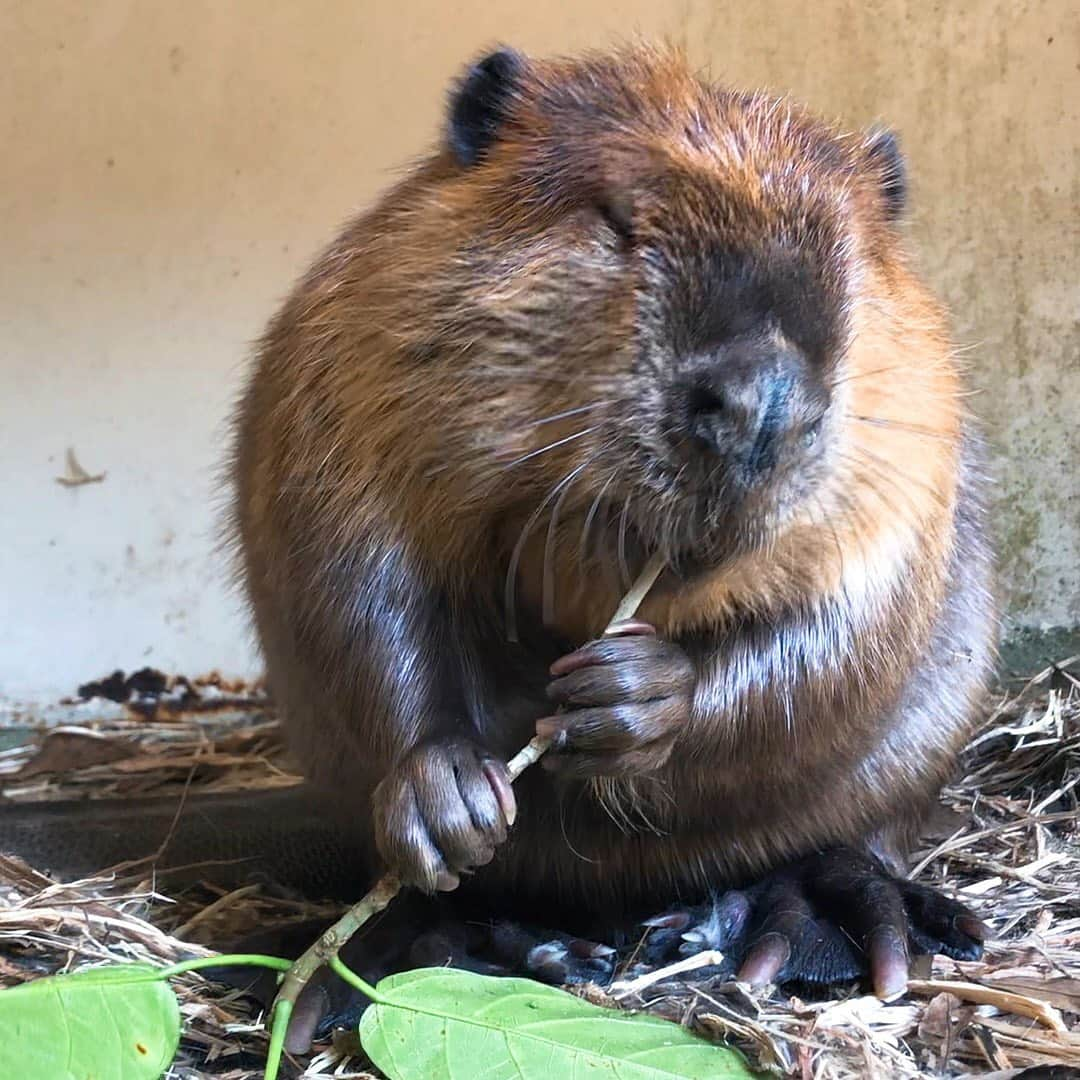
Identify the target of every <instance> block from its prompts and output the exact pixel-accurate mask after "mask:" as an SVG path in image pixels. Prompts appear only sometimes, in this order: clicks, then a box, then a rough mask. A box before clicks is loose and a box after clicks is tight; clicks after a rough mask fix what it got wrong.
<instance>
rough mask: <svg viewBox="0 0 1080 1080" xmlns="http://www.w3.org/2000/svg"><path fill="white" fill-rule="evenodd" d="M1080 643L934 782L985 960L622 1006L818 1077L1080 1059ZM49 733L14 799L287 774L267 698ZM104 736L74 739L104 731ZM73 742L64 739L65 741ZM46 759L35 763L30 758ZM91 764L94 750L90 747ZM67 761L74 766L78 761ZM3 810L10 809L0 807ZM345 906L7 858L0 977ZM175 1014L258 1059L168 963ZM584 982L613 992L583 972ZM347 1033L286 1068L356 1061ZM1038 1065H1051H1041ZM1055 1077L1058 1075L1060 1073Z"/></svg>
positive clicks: (219, 1011) (215, 1000)
mask: <svg viewBox="0 0 1080 1080" xmlns="http://www.w3.org/2000/svg"><path fill="white" fill-rule="evenodd" d="M1078 660H1080V658H1077V657H1074V658H1072V660H1070V661H1067V662H1065V663H1062V664H1058V665H1055V666H1052V667H1050V668H1048V669H1047V670H1045V671H1043V672H1042V673H1041V674H1040V675H1038V676H1037V677H1036V678H1035V679H1033V680H1031V682H1029V683H1028V684H1027V685H1025V686H1024V687H1023V688H1022V689H1020V690H1019V692H1016V693H1006V692H1004V691H1002V692H1001V694H1000V695H999V700H998V703H997V704H996V707H994V708H992V710H991V711H990V714H989V716H988V718H987V720H986V723H985V725H984V726H983V728H982V730H981V732H980V734H979V735H978V736H977V737H976V738H975V739H974V740H973V741H972V743H971V745H970V746H969V748H968V750H967V752H966V755H965V758H964V773H965V775H964V777H963V779H962V780H960V781H959V782H958V783H956V784H954V785H952V786H951V787H949V788H948V789H947V790H946V791H945V795H944V803H945V806H946V808H947V809H948V811H951V815H949V816H950V817H951V820H952V825H951V826H950V830H949V832H948V834H947V835H945V836H943V837H941V838H938V839H937V841H936V842H935V843H934V844H933V846H930V847H927V849H926V850H925V851H923V852H921V853H919V855H918V856H917V857H916V861H915V864H914V869H913V876H916V877H918V879H919V880H920V881H924V882H927V883H929V884H933V885H935V886H938V887H940V888H943V889H944V890H946V891H947V892H950V893H954V894H956V895H958V896H959V897H961V898H962V899H964V900H965V902H967V903H968V904H969V905H970V906H972V907H973V908H974V909H975V910H977V911H978V912H979V913H980V914H981V915H982V917H983V918H984V919H985V920H986V921H987V922H988V923H989V924H990V925H991V926H992V927H993V929H994V931H995V938H994V939H993V940H992V941H990V942H989V943H988V944H987V947H986V953H985V956H984V958H983V959H982V960H981V961H979V962H976V963H962V962H957V961H952V960H949V959H947V958H945V957H940V956H939V957H935V958H934V959H933V961H932V962H926V963H925V964H924V965H923V967H922V969H920V970H916V972H915V973H914V975H915V978H913V981H912V984H911V989H910V992H909V994H908V995H907V997H906V998H905V999H904V1000H903V1001H901V1002H898V1003H893V1004H888V1005H886V1004H883V1003H881V1002H879V1001H877V1000H876V999H875V998H873V997H869V996H865V995H861V994H858V993H856V992H854V991H849V992H847V993H843V994H840V995H839V996H836V997H830V998H828V999H824V1000H814V1001H809V1000H801V999H798V998H792V997H786V996H783V995H781V994H780V993H779V992H777V991H773V992H771V993H762V994H751V993H749V992H748V991H747V990H746V989H745V988H744V987H742V986H739V985H737V984H734V983H725V982H720V981H717V980H708V979H705V980H695V978H694V973H693V972H692V971H689V972H683V973H681V974H680V975H678V976H676V975H674V974H673V975H672V976H671V977H667V978H660V979H658V980H657V981H655V982H653V983H652V984H651V985H649V986H647V987H641V988H640V989H639V991H638V992H636V993H633V994H630V995H628V996H627V997H626V998H625V999H624V1000H623V1001H622V1004H623V1005H630V1006H632V1007H643V1008H647V1009H649V1010H651V1011H654V1012H656V1013H659V1014H662V1015H665V1016H669V1017H672V1018H675V1019H679V1020H681V1021H683V1022H685V1023H688V1024H690V1025H692V1026H694V1027H695V1028H696V1029H698V1030H699V1031H702V1032H704V1033H706V1034H708V1035H711V1036H714V1037H716V1038H725V1039H729V1040H731V1041H733V1042H734V1043H736V1044H737V1045H738V1046H740V1047H741V1048H742V1049H743V1050H744V1051H745V1052H746V1053H747V1054H748V1056H749V1057H750V1058H751V1060H752V1061H754V1062H755V1063H757V1064H758V1065H760V1066H762V1067H764V1068H767V1069H770V1070H773V1071H775V1072H781V1073H787V1074H790V1075H794V1076H798V1077H802V1078H806V1080H809V1078H815V1080H848V1078H856V1077H858V1078H862V1077H871V1078H875V1077H880V1078H891V1077H926V1076H949V1077H959V1076H975V1075H977V1076H990V1075H993V1076H995V1077H998V1078H1001V1080H1004V1078H1005V1077H1009V1076H1013V1075H1016V1074H1017V1072H1018V1071H1019V1070H1022V1069H1024V1068H1027V1067H1031V1066H1040V1065H1042V1066H1048V1065H1058V1066H1064V1067H1066V1068H1069V1067H1072V1068H1075V1069H1077V1070H1080V843H1078V841H1080V680H1078V679H1077V677H1076V675H1075V674H1073V672H1074V671H1075V670H1076V664H1077V661H1078ZM94 729H95V730H94V731H92V732H84V733H83V734H79V733H78V732H76V733H75V735H74V736H69V737H67V738H66V740H64V741H61V742H59V743H57V744H55V745H54V746H53V747H51V748H48V747H46V749H47V750H48V752H49V753H51V754H54V755H56V754H57V753H59V757H58V758H57V757H53V758H51V759H50V758H46V759H44V760H45V761H46V762H47V763H49V764H50V769H52V768H53V767H54V766H55V763H56V761H57V760H59V761H61V762H65V761H66V762H68V764H69V766H70V768H69V769H68V770H67V771H59V772H56V771H48V770H45V769H43V768H41V764H42V758H41V757H40V756H36V755H39V754H40V753H43V752H45V751H44V750H43V751H36V750H34V749H32V748H20V749H18V750H14V751H8V752H7V753H5V754H0V781H2V782H3V784H4V792H5V795H6V797H8V798H12V799H14V798H19V799H20V800H27V799H42V798H56V797H69V796H72V795H75V794H84V795H85V794H93V795H94V796H115V795H135V794H137V795H140V796H141V795H147V794H168V793H175V792H179V791H181V790H183V789H184V788H185V787H188V786H191V787H197V788H198V790H200V791H224V790H232V791H235V790H238V789H241V790H243V789H249V788H258V787H268V786H278V785H282V784H289V783H293V782H295V774H294V771H293V770H292V768H291V766H290V763H289V762H288V759H287V757H286V756H285V754H284V751H283V749H282V747H281V743H280V738H279V735H278V732H277V729H276V725H275V724H274V723H273V719H272V716H271V714H270V713H269V712H268V711H265V710H264V711H263V712H261V713H256V714H255V722H254V723H251V722H249V723H248V725H247V726H245V727H241V728H236V727H234V726H230V727H228V728H227V729H226V730H221V729H220V727H219V729H218V730H215V727H214V724H213V722H212V721H209V722H208V721H207V720H206V718H205V717H204V718H202V719H186V720H185V719H183V718H180V719H175V720H171V721H170V722H158V721H156V720H151V721H150V722H144V723H138V722H136V721H135V720H130V719H129V720H117V721H115V722H110V721H102V722H97V723H95V724H94ZM102 736H104V738H105V739H106V740H108V741H111V742H112V743H113V744H119V743H122V744H123V750H122V751H121V752H117V751H116V749H115V745H114V746H113V747H112V748H111V749H110V748H105V747H102V746H100V745H98V744H97V743H94V744H93V745H90V744H89V743H87V742H86V740H100V739H101V737H102ZM65 743H66V745H65ZM35 761H37V763H38V765H37V766H36V767H35V766H34V764H33V763H34V762H35ZM88 762H89V763H88ZM76 766H77V767H76ZM0 812H2V809H0ZM338 910H339V909H338V908H336V907H333V906H326V905H322V906H320V905H313V904H306V903H301V902H297V901H296V900H292V899H286V898H282V897H279V896H273V895H269V894H267V893H266V892H265V891H264V890H263V889H261V887H259V886H256V885H250V886H245V887H244V888H241V889H237V890H234V891H232V892H223V891H221V890H214V889H211V888H209V887H206V886H204V887H202V888H200V889H197V890H191V891H189V892H186V893H185V894H184V895H182V896H179V897H174V898H169V897H166V896H163V895H161V894H160V893H159V892H158V891H157V890H156V889H155V883H154V879H153V876H152V875H150V874H149V873H148V872H147V870H146V868H145V866H142V867H140V866H139V865H138V864H135V865H132V866H128V867H126V868H124V869H123V871H121V872H118V873H115V874H112V875H104V876H99V877H95V878H92V879H88V880H84V881H79V882H73V883H70V884H57V883H56V882H54V881H52V880H50V879H49V878H48V877H46V876H44V875H43V874H41V873H39V872H38V871H37V870H35V869H34V868H32V867H30V866H27V865H26V864H25V863H23V862H21V861H20V860H18V859H14V858H10V857H0V983H2V984H4V985H13V984H15V983H18V982H21V981H24V980H26V979H30V978H34V977H37V976H39V975H43V974H48V973H53V972H57V971H66V970H71V969H73V968H77V967H80V966H85V965H88V964H99V963H104V962H109V961H131V960H141V961H150V962H155V963H171V962H173V961H175V960H177V959H180V958H183V957H188V956H193V955H206V954H207V948H206V943H208V942H212V941H215V940H222V939H223V938H225V937H232V936H234V935H236V934H237V933H238V932H245V931H247V930H249V929H251V928H254V927H259V928H262V929H265V928H268V927H271V926H273V925H275V924H277V923H282V922H288V921H291V920H294V919H297V918H327V919H328V918H330V917H333V916H334V915H335V914H337V912H338ZM175 986H176V988H177V991H178V994H179V997H180V1002H181V1010H182V1013H183V1015H184V1018H185V1032H184V1039H183V1043H182V1047H181V1051H180V1055H179V1057H178V1059H177V1063H176V1065H175V1067H174V1069H173V1071H172V1073H171V1075H172V1076H173V1077H177V1078H180V1077H183V1078H194V1077H211V1076H213V1077H220V1078H223V1080H248V1078H256V1077H259V1076H261V1067H262V1062H263V1060H264V1055H265V1047H266V1038H265V1033H264V1031H263V1028H262V1023H261V1020H262V1018H261V1017H259V1016H252V1015H251V1013H250V1011H249V1007H248V1005H247V1004H246V1003H245V1002H244V1001H243V1000H242V999H240V998H238V996H237V995H236V994H235V993H232V992H228V991H225V990H223V989H220V988H218V987H215V986H213V985H212V984H210V983H207V982H205V981H204V980H203V979H201V978H200V977H199V976H198V975H196V974H189V975H186V976H182V977H180V978H178V979H176V980H175ZM588 996H590V997H591V998H592V999H593V1000H596V1001H600V1002H604V1003H608V1004H616V1003H615V1001H614V999H613V998H611V997H609V996H608V995H607V994H606V993H605V992H603V991H600V990H596V989H590V990H589V991H588ZM355 1049H356V1047H355V1043H354V1042H353V1040H352V1038H351V1037H350V1036H348V1035H342V1036H341V1037H340V1038H339V1039H338V1040H337V1041H336V1042H335V1043H334V1044H333V1045H330V1046H328V1047H325V1048H324V1049H323V1052H322V1053H320V1054H319V1055H318V1056H316V1057H315V1058H313V1059H312V1060H311V1061H310V1062H304V1063H300V1062H294V1063H292V1064H293V1065H294V1066H295V1072H294V1075H298V1076H299V1075H303V1076H308V1077H313V1076H336V1077H357V1078H359V1077H367V1076H370V1075H371V1074H369V1073H366V1072H364V1071H363V1068H362V1058H356V1057H352V1056H350V1055H351V1054H352V1052H353V1051H354V1050H355ZM1044 1075H1048V1074H1044ZM1057 1075H1065V1073H1064V1072H1059V1073H1057Z"/></svg>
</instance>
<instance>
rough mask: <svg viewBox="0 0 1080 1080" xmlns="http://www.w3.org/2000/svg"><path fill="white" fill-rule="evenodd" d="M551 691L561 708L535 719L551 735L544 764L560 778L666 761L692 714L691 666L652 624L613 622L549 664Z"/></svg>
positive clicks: (639, 770) (627, 771) (643, 769)
mask: <svg viewBox="0 0 1080 1080" xmlns="http://www.w3.org/2000/svg"><path fill="white" fill-rule="evenodd" d="M551 674H552V675H553V676H555V678H554V680H553V681H552V682H551V683H550V684H549V685H548V691H547V692H548V697H549V698H550V699H551V700H552V701H553V702H554V703H555V704H556V705H559V706H562V709H563V711H562V712H561V713H560V714H559V715H558V716H550V717H545V718H544V719H542V720H539V721H537V724H536V731H537V734H539V735H544V736H547V737H552V738H554V740H555V742H554V744H553V746H552V748H551V750H550V751H549V752H548V753H547V754H546V755H545V756H544V759H543V765H544V768H546V769H548V770H551V771H554V772H557V773H559V774H561V775H563V776H573V777H588V776H640V775H645V774H649V773H655V772H656V770H657V769H659V768H660V767H661V766H662V765H663V764H664V763H665V762H666V761H667V759H668V757H669V756H670V754H671V749H672V747H673V745H674V743H675V739H676V737H677V736H678V734H679V732H680V731H681V730H682V729H683V727H684V725H685V723H686V721H687V719H688V718H689V716H690V705H691V700H692V696H693V691H694V681H695V673H694V665H693V664H692V663H691V661H690V658H689V657H688V656H687V655H686V653H685V651H684V650H683V649H682V647H681V646H680V645H676V644H674V643H673V642H670V641H662V640H660V639H659V638H658V637H657V636H656V631H655V630H653V628H652V627H651V626H649V625H648V624H647V623H643V622H639V621H637V620H633V621H630V622H627V623H623V624H621V625H620V626H618V627H613V628H612V630H610V631H609V632H608V633H607V634H606V635H605V636H604V637H602V638H600V639H599V640H598V641H592V642H589V644H588V645H584V646H582V648H580V649H578V650H577V651H576V652H572V653H570V654H569V655H568V656H564V657H562V658H561V659H559V660H556V661H555V663H554V664H552V665H551Z"/></svg>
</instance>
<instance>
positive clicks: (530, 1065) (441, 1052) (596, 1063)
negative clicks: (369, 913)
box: [360, 968, 753, 1080]
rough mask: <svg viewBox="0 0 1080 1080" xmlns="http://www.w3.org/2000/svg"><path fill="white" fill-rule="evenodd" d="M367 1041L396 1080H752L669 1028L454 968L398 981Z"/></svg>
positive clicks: (365, 1022) (735, 1060) (734, 1058)
mask: <svg viewBox="0 0 1080 1080" xmlns="http://www.w3.org/2000/svg"><path fill="white" fill-rule="evenodd" d="M377 990H378V993H379V1000H378V1001H377V1002H376V1003H375V1004H373V1005H372V1006H371V1007H370V1008H368V1009H367V1011H366V1012H365V1013H364V1015H363V1017H362V1019H361V1021H360V1041H361V1042H362V1043H363V1045H364V1049H365V1050H366V1051H367V1053H368V1056H369V1057H370V1058H371V1060H372V1061H373V1062H374V1063H375V1064H376V1065H378V1067H379V1068H380V1069H382V1071H383V1072H384V1073H386V1075H387V1076H388V1077H390V1078H391V1080H551V1078H554V1077H559V1078H562V1077H566V1078H568V1080H569V1078H573V1080H591V1078H593V1077H595V1078H597V1080H599V1078H605V1080H675V1078H680V1080H706V1078H708V1080H744V1078H747V1077H752V1076H753V1073H751V1072H750V1070H749V1069H748V1068H747V1066H746V1064H745V1062H744V1061H743V1058H742V1056H741V1055H740V1054H738V1053H737V1052H736V1051H734V1050H731V1049H729V1048H727V1047H722V1046H715V1045H713V1044H712V1043H709V1042H706V1041H705V1040H703V1039H699V1038H697V1037H696V1036H694V1035H691V1034H690V1032H688V1031H686V1030H684V1029H683V1028H680V1027H679V1026H678V1025H676V1024H673V1023H671V1022H669V1021H667V1020H661V1019H658V1018H657V1017H651V1016H634V1015H631V1014H629V1013H621V1012H617V1011H616V1010H614V1009H604V1008H601V1007H600V1006H598V1005H592V1004H590V1003H589V1002H587V1001H584V1000H582V999H581V998H578V997H574V996H573V995H571V994H567V993H565V992H564V991H562V990H556V989H555V988H554V987H551V986H543V985H541V984H540V983H535V982H531V981H530V980H528V979H504V978H493V977H491V976H487V975H476V974H473V973H472V972H469V971H455V970H453V969H450V968H422V969H420V970H418V971H407V972H405V973H403V974H401V975H391V976H390V977H389V978H387V979H383V981H382V982H380V983H379V985H378V987H377Z"/></svg>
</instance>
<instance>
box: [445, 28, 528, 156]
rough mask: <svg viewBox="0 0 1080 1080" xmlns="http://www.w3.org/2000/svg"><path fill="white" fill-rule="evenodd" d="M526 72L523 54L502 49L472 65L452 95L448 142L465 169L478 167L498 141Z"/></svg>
mask: <svg viewBox="0 0 1080 1080" xmlns="http://www.w3.org/2000/svg"><path fill="white" fill-rule="evenodd" d="M524 69H525V58H524V57H523V56H522V55H521V54H520V53H518V52H514V51H513V50H512V49H499V50H498V51H497V52H493V53H490V54H489V55H488V56H485V57H484V59H483V60H479V61H477V62H476V63H475V64H473V65H472V67H470V68H469V70H468V71H467V72H465V75H464V76H463V77H462V79H461V81H460V82H459V83H458V84H457V86H455V87H454V89H453V90H452V91H451V94H450V121H449V131H448V139H449V142H450V149H451V150H452V151H453V152H454V156H455V157H456V158H457V159H458V161H459V162H460V163H461V164H462V165H475V164H476V163H477V162H478V161H480V160H481V159H482V158H483V156H484V154H485V153H486V151H487V150H488V148H489V147H490V146H491V145H492V143H494V142H495V140H496V139H497V138H498V137H499V125H500V124H501V123H502V121H503V119H504V118H505V116H506V113H507V110H508V107H509V105H510V102H511V100H512V98H513V96H514V92H515V90H516V89H517V85H518V82H519V80H520V78H521V74H522V72H523V71H524Z"/></svg>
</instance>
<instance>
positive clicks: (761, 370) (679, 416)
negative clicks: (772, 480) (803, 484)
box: [671, 335, 829, 487]
mask: <svg viewBox="0 0 1080 1080" xmlns="http://www.w3.org/2000/svg"><path fill="white" fill-rule="evenodd" d="M672 396H673V399H674V403H673V404H674V414H675V415H674V416H673V418H672V419H673V423H672V425H671V430H672V433H673V434H674V435H675V437H676V439H677V440H678V441H680V442H681V443H683V444H684V446H685V452H688V453H690V454H692V455H694V456H700V455H701V454H705V455H707V456H708V457H711V458H713V459H714V464H718V463H719V462H717V461H716V460H715V459H720V461H722V462H724V463H726V465H727V466H728V470H729V473H730V476H729V479H730V480H734V481H736V482H738V483H741V484H742V485H744V486H747V487H749V486H751V485H753V484H755V483H756V482H759V481H763V480H765V479H766V478H767V477H768V476H769V474H770V473H771V472H772V471H773V470H774V469H775V467H776V465H777V463H778V462H779V461H780V460H781V458H782V457H783V456H784V453H785V451H788V452H804V451H805V449H806V448H807V447H810V446H812V445H813V444H814V442H815V440H816V437H817V433H818V430H819V429H820V427H821V423H822V420H823V419H824V416H825V413H826V410H827V409H828V406H829V395H828V391H827V389H826V388H825V386H824V384H823V383H822V381H821V378H820V375H819V373H818V372H817V371H815V370H814V369H813V367H812V366H811V365H810V364H809V363H808V362H807V360H806V358H805V356H804V355H803V353H802V351H801V350H800V349H799V348H798V347H796V346H794V345H792V344H791V343H789V342H787V341H786V340H783V339H778V336H776V335H774V336H771V337H770V338H768V339H763V338H761V337H743V338H739V339H736V340H733V341H730V342H728V343H726V344H724V345H721V346H719V347H717V348H714V349H711V350H709V351H708V352H707V353H704V354H699V355H697V356H695V357H693V358H692V359H691V360H690V361H689V362H688V363H687V364H686V366H685V369H684V371H683V372H682V374H681V376H680V378H679V380H678V383H677V385H676V386H675V387H674V388H673V394H672ZM708 464H709V463H708V462H706V465H707V466H708Z"/></svg>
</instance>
